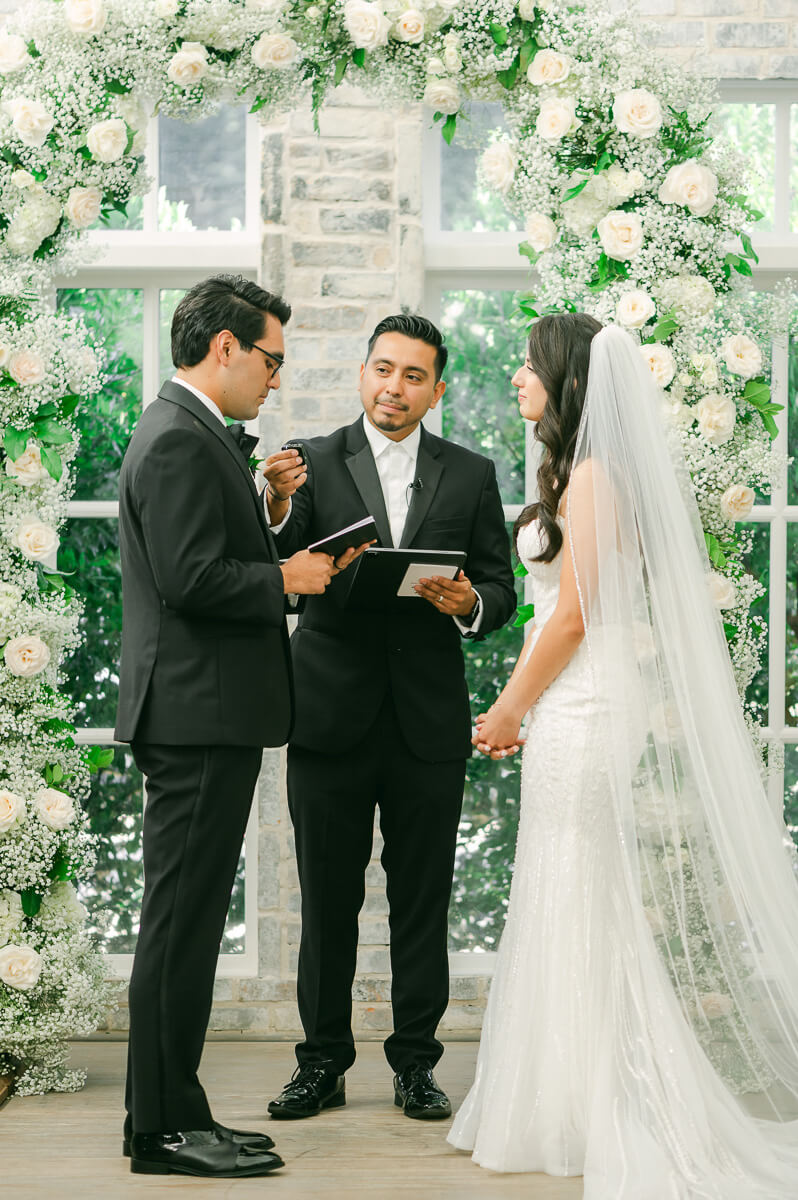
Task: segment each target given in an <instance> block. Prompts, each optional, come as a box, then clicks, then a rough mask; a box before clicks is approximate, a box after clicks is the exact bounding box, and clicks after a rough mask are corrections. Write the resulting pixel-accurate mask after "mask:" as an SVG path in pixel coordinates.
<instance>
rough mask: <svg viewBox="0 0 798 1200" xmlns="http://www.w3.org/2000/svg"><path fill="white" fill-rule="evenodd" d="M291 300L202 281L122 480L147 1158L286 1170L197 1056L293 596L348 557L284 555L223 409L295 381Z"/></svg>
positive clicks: (273, 711)
mask: <svg viewBox="0 0 798 1200" xmlns="http://www.w3.org/2000/svg"><path fill="white" fill-rule="evenodd" d="M290 315H291V309H290V308H289V306H288V305H287V304H286V303H285V301H284V300H282V299H281V298H280V297H279V296H275V295H272V294H270V293H269V292H266V291H264V290H263V289H262V288H260V287H258V286H257V284H255V283H252V282H251V281H249V280H245V279H243V278H241V277H240V276H232V275H217V276H215V277H214V278H211V279H206V280H204V281H203V282H202V283H199V284H197V285H196V286H195V287H193V288H192V289H191V291H189V292H188V293H187V295H186V296H185V297H184V298H183V299H182V300H181V301H180V303H179V304H178V306H177V309H176V311H175V315H174V319H173V321H172V358H173V361H174V363H175V366H176V368H177V370H176V373H175V375H174V377H173V378H172V379H171V380H169V381H168V382H166V383H164V385H163V387H162V388H161V391H160V393H159V395H158V399H157V400H156V401H155V402H154V403H153V404H151V405H150V406H149V407H148V408H147V409H146V410H145V412H144V414H143V416H142V418H141V420H140V421H139V423H138V426H137V428H136V431H135V433H134V434H133V437H132V439H131V441H130V445H129V447H128V450H127V453H126V455H125V461H124V463H123V466H122V473H121V477H120V481H119V543H120V550H121V559H122V588H123V607H124V619H123V629H122V665H121V671H120V685H119V709H118V714H117V726H116V737H117V739H118V740H119V741H121V742H130V743H131V748H132V750H133V756H134V758H135V760H136V765H137V766H138V768H139V769H140V770H141V772H142V773H143V774H144V775H145V776H146V779H147V806H146V810H145V814H144V831H143V845H144V872H145V888H144V899H143V902H142V909H141V928H140V932H139V937H138V942H137V945H136V956H135V959H134V963H133V974H132V977H131V980H130V1001H129V1003H130V1040H129V1052H128V1076H127V1094H126V1101H125V1102H126V1107H127V1112H128V1116H127V1118H126V1121H125V1135H124V1152H125V1153H126V1154H129V1155H130V1156H131V1169H132V1170H133V1171H135V1172H140V1173H146V1174H169V1173H170V1172H175V1173H179V1174H185V1175H192V1176H207V1177H212V1178H225V1179H228V1178H237V1177H246V1176H253V1175H265V1174H267V1173H268V1172H270V1171H272V1170H274V1169H275V1168H277V1167H280V1166H282V1160H281V1159H280V1158H279V1157H278V1156H277V1155H276V1154H274V1153H273V1152H272V1147H273V1145H274V1143H273V1142H272V1141H271V1139H270V1138H268V1137H266V1136H265V1135H263V1134H258V1133H254V1132H249V1131H246V1130H234V1129H227V1128H226V1127H225V1126H223V1125H219V1124H218V1123H217V1122H216V1121H214V1119H213V1117H212V1115H211V1111H210V1108H209V1106H208V1101H207V1099H206V1096H205V1093H204V1091H203V1089H202V1086H201V1084H200V1082H199V1079H198V1078H197V1069H198V1067H199V1061H200V1056H201V1054H202V1047H203V1042H204V1038H205V1031H206V1028H207V1024H208V1017H209V1014H210V1008H211V993H212V989H213V979H214V974H215V970H216V960H217V956H218V953H219V944H220V941H221V938H222V932H223V929H224V923H225V917H226V914H227V908H228V904H229V901H230V893H231V890H232V886H233V881H234V878H235V870H236V864H237V863H238V858H239V854H240V851H241V843H242V839H243V836H244V829H245V827H246V823H247V816H248V814H249V809H250V805H251V802H252V794H253V790H254V787H255V782H256V780H257V776H258V771H259V769H260V762H261V757H262V748H263V746H280V745H282V744H283V743H284V742H285V741H286V740H287V738H288V736H289V733H290V731H291V724H292V720H293V706H294V702H293V681H292V676H291V663H290V655H289V649H288V637H287V633H286V627H285V616H284V614H285V598H286V593H308V594H314V593H315V594H317V595H318V594H321V593H322V592H323V591H324V589H325V587H326V586H327V584H328V583H329V582H330V580H331V578H332V576H333V575H334V574H335V573H336V568H335V567H334V566H333V563H332V559H331V558H329V556H327V555H323V554H315V555H313V554H308V553H307V552H300V553H299V554H295V555H293V556H292V557H291V558H289V559H288V561H287V562H285V563H284V564H283V565H282V566H280V563H279V557H278V554H277V550H276V548H275V545H274V540H273V538H272V536H271V533H270V532H269V529H268V525H267V521H266V516H265V512H264V507H263V501H262V499H261V497H259V496H258V493H257V490H256V488H255V485H254V482H253V479H252V476H251V474H250V469H249V464H248V455H249V453H250V451H251V449H252V448H253V446H254V443H255V441H256V439H255V438H252V437H248V436H247V435H246V434H244V432H243V430H244V427H243V425H239V426H231V427H230V428H228V427H227V425H226V421H227V419H228V418H233V419H235V420H237V421H246V420H251V419H252V418H253V417H256V416H257V414H258V409H259V408H260V406H261V404H262V403H263V401H264V400H265V398H266V396H267V395H268V394H269V392H270V391H272V390H273V389H275V388H278V387H279V386H280V378H279V372H280V368H281V366H282V365H283V361H284V345H283V325H285V323H286V322H287V321H288V319H289V317H290ZM242 435H243V436H242ZM349 557H351V556H350V555H347V556H343V557H342V558H341V560H340V566H341V567H342V568H343V566H345V565H346V563H347V561H348V559H349Z"/></svg>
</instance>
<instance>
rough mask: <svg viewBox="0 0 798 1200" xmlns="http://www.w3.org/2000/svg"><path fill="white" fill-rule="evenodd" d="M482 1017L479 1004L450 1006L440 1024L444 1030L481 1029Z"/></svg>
mask: <svg viewBox="0 0 798 1200" xmlns="http://www.w3.org/2000/svg"><path fill="white" fill-rule="evenodd" d="M484 1016H485V1013H484V1009H483V1007H482V1005H481V1004H450V1005H449V1007H448V1008H447V1010H446V1015H445V1016H444V1018H443V1021H442V1022H441V1024H442V1026H443V1028H444V1029H481V1028H482V1020H483V1018H484Z"/></svg>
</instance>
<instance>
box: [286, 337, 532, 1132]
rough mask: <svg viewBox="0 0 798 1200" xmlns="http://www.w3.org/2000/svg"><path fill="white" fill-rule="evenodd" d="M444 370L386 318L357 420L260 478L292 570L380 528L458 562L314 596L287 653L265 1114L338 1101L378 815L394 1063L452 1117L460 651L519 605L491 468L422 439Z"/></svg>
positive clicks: (426, 1113) (413, 1104) (405, 1097)
mask: <svg viewBox="0 0 798 1200" xmlns="http://www.w3.org/2000/svg"><path fill="white" fill-rule="evenodd" d="M446 358H447V349H446V347H445V346H444V345H443V338H442V336H441V334H440V332H439V330H438V329H437V328H436V327H435V326H434V325H433V324H432V323H431V322H430V321H428V320H426V319H425V318H423V317H419V316H406V315H400V316H390V317H386V318H385V319H384V320H383V321H381V322H380V323H379V324H378V325H377V327H376V329H375V330H374V332H373V334H372V335H371V338H370V339H369V342H368V350H367V354H366V361H365V364H364V365H363V366H362V367H361V371H360V398H361V401H362V404H363V414H362V415H361V416H360V417H359V418H358V419H357V420H356V421H355V422H354V423H353V424H351V425H348V426H345V427H344V428H341V429H337V430H336V431H335V432H334V433H332V434H330V435H329V436H327V437H316V438H311V439H309V440H307V441H305V442H303V443H296V444H295V445H294V446H293V447H292V448H289V449H284V450H282V451H280V452H279V453H276V454H273V455H271V456H270V457H269V458H268V459H267V460H266V463H265V464H264V474H265V476H266V480H267V488H266V496H267V504H268V510H269V519H270V522H271V526H272V530H273V532H274V533H275V535H276V539H277V545H278V548H279V552H280V554H281V556H288V555H291V554H293V553H295V552H296V551H297V550H299V549H303V548H305V547H307V546H308V545H309V544H311V543H312V542H314V541H316V540H318V539H320V538H322V537H324V536H326V535H327V534H330V533H332V532H334V531H335V530H337V529H341V528H342V527H344V526H346V525H349V524H351V523H354V522H356V521H358V520H359V519H362V518H363V517H365V516H367V515H369V514H371V515H372V516H373V517H374V519H375V522H376V526H377V531H378V534H379V541H380V543H381V545H382V546H384V547H392V546H393V547H416V548H420V549H434V550H455V551H458V550H459V551H464V552H465V554H466V559H465V564H464V567H463V570H462V571H460V573H459V575H458V577H457V578H455V579H454V580H450V579H445V578H443V577H438V576H433V577H431V578H422V580H421V582H420V583H419V584H418V586H417V588H416V595H415V597H412V598H408V599H404V600H401V601H394V602H393V603H392V604H391V605H389V606H388V607H387V608H386V607H380V606H378V607H375V608H374V609H372V610H369V609H365V610H364V609H363V608H357V609H354V608H352V607H351V606H347V603H346V601H345V598H344V595H343V589H342V588H341V587H340V585H339V581H338V580H337V579H336V580H334V581H333V584H332V585H331V586H330V588H328V590H327V592H326V593H325V595H323V596H312V597H309V598H308V600H307V602H306V604H305V608H304V611H303V612H302V614H301V616H300V618H299V624H298V628H297V629H296V631H295V633H294V635H293V637H292V641H291V651H292V658H293V665H294V678H295V687H296V716H295V722H294V730H293V734H292V736H291V741H290V744H289V748H288V802H289V808H290V812H291V819H292V821H293V824H294V832H295V840H296V854H297V864H298V868H299V879H300V885H301V891H302V935H301V942H300V950H299V967H298V980H297V997H298V1004H299V1013H300V1017H301V1020H302V1026H303V1029H304V1035H305V1036H304V1041H302V1042H301V1043H300V1044H299V1045H298V1046H297V1048H296V1055H297V1060H298V1064H299V1066H298V1070H297V1072H296V1073H295V1076H294V1078H293V1079H292V1080H291V1082H290V1083H288V1084H287V1085H286V1087H285V1088H284V1090H283V1092H282V1093H281V1094H280V1096H279V1097H277V1098H276V1099H275V1100H273V1101H272V1103H271V1104H270V1105H269V1111H270V1113H271V1114H272V1116H273V1117H279V1118H298V1117H309V1116H313V1115H315V1114H316V1113H318V1112H320V1111H321V1109H322V1108H332V1107H339V1106H342V1105H343V1104H344V1103H345V1081H344V1076H345V1072H346V1071H347V1069H348V1068H349V1067H350V1066H351V1065H352V1063H353V1062H354V1059H355V1047H354V1039H353V1036H352V1028H351V1019H352V983H353V980H354V976H355V968H356V957H357V940H358V913H359V911H360V908H361V907H362V904H363V900H364V896H365V871H366V867H367V865H368V862H369V859H370V857H371V853H372V841H373V829H374V815H375V809H379V820H380V830H381V833H382V838H383V843H384V848H383V851H382V865H383V867H384V868H385V873H386V877H387V895H388V903H389V913H390V915H389V922H390V955H391V972H392V990H391V1000H392V1010H393V1032H392V1033H391V1035H390V1036H389V1037H388V1039H387V1040H386V1042H385V1054H386V1057H387V1059H388V1062H389V1064H390V1066H391V1067H392V1069H393V1071H394V1074H395V1078H394V1099H395V1103H396V1104H397V1105H398V1106H401V1107H402V1108H403V1110H404V1112H405V1114H406V1115H407V1116H409V1117H416V1118H425V1119H430V1118H439V1117H447V1116H449V1114H450V1112H451V1107H450V1104H449V1100H448V1098H447V1096H446V1095H445V1094H444V1093H443V1092H442V1091H441V1089H440V1088H439V1087H438V1085H437V1082H436V1080H435V1077H434V1075H433V1068H434V1066H435V1064H436V1063H437V1061H438V1059H439V1058H440V1056H441V1054H442V1053H443V1047H442V1045H441V1043H440V1042H439V1041H438V1039H437V1038H436V1029H437V1026H438V1023H439V1021H440V1019H441V1017H442V1016H443V1014H444V1011H445V1009H446V1006H447V1003H448V993H449V974H448V958H447V914H448V906H449V898H450V893H451V885H452V874H453V869H454V855H455V845H456V839H457V828H458V823H459V819H460V811H461V806H462V798H463V784H464V779H465V768H466V761H467V759H468V757H469V755H470V753H471V716H470V711H469V700H468V688H467V685H466V679H465V670H464V662H463V654H462V640H463V639H464V638H468V639H473V638H482V637H484V636H485V635H486V634H488V633H490V632H491V630H494V629H498V628H499V627H500V626H502V625H504V624H505V622H506V621H507V620H508V619H509V617H510V616H511V614H512V612H513V610H514V608H515V589H514V586H513V574H512V569H511V565H510V551H509V543H508V537H507V533H506V528H505V523H504V514H503V511H502V505H501V500H500V497H499V490H498V486H497V482H496V472H495V468H494V465H493V463H492V462H491V460H490V459H488V458H485V457H483V456H482V455H480V454H475V453H474V452H473V451H471V450H468V449H466V448H464V447H462V446H458V445H456V444H455V443H453V442H451V441H446V440H444V439H442V438H439V437H436V436H434V435H433V434H431V433H429V432H428V431H427V430H426V429H425V428H424V426H423V424H422V423H421V422H422V419H423V418H424V417H425V416H426V414H427V413H428V412H429V411H430V410H431V409H432V408H434V407H435V406H436V405H437V404H438V403H439V402H440V400H441V398H442V396H443V394H444V391H445V388H446V384H445V383H444V381H443V379H442V378H441V376H442V372H443V369H444V367H445V365H446ZM463 402H467V401H465V398H463Z"/></svg>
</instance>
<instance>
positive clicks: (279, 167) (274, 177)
mask: <svg viewBox="0 0 798 1200" xmlns="http://www.w3.org/2000/svg"><path fill="white" fill-rule="evenodd" d="M262 146H263V151H262V158H261V185H262V196H261V207H260V211H261V215H262V217H263V220H264V221H266V222H267V223H269V224H273V225H281V224H282V223H283V221H284V219H285V215H284V212H285V206H284V204H283V191H284V186H285V183H284V181H285V174H284V170H283V165H284V149H285V147H284V139H283V135H282V133H265V134H264V135H263V143H262Z"/></svg>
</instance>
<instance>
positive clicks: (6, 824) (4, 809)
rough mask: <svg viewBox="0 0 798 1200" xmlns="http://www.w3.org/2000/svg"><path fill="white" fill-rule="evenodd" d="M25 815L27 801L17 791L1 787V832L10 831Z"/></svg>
mask: <svg viewBox="0 0 798 1200" xmlns="http://www.w3.org/2000/svg"><path fill="white" fill-rule="evenodd" d="M24 816H25V801H24V800H23V799H22V797H21V796H18V795H17V794H16V792H9V791H8V790H7V789H6V788H0V833H8V831H9V829H10V828H11V826H12V825H16V823H17V821H20V820H22V819H23V817H24Z"/></svg>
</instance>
